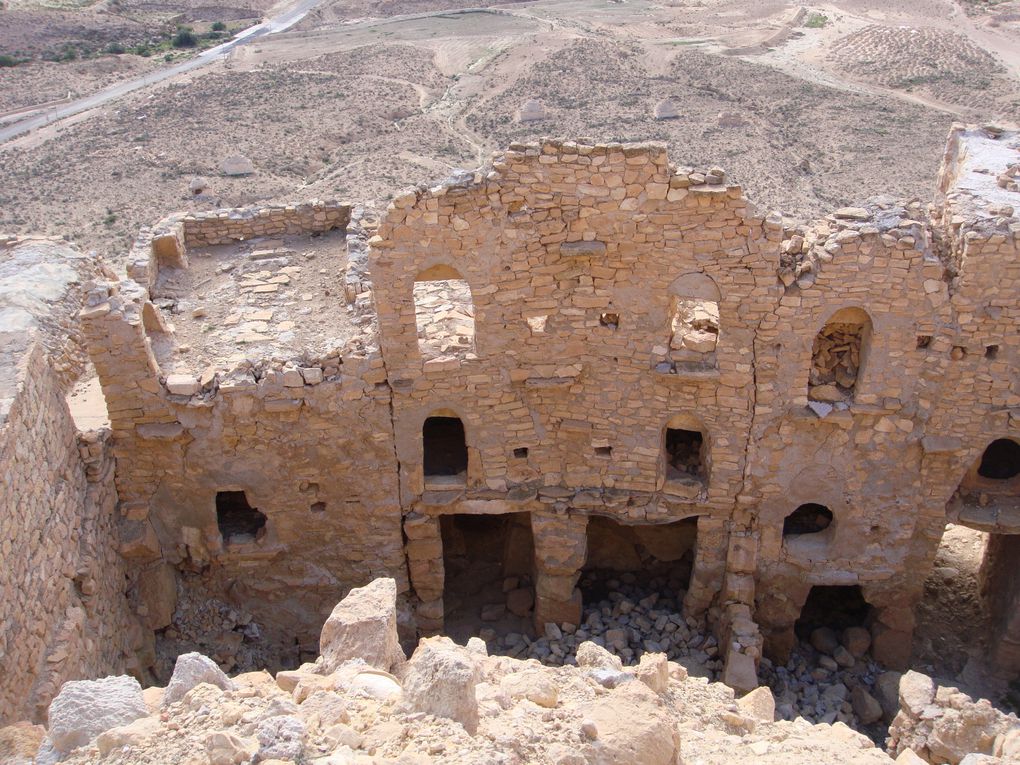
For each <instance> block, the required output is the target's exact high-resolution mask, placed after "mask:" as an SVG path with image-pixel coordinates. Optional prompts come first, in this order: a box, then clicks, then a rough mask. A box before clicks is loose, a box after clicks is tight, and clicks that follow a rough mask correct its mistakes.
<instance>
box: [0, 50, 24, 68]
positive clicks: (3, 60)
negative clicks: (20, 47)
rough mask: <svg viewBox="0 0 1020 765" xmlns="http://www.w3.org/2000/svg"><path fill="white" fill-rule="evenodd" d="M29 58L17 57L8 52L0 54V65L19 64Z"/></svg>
mask: <svg viewBox="0 0 1020 765" xmlns="http://www.w3.org/2000/svg"><path fill="white" fill-rule="evenodd" d="M27 60H28V59H24V58H15V57H14V56H8V55H7V54H6V53H4V54H3V55H0V67H9V66H17V65H18V64H24V63H25V61H27Z"/></svg>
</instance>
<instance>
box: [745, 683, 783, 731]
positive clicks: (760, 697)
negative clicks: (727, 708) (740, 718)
mask: <svg viewBox="0 0 1020 765" xmlns="http://www.w3.org/2000/svg"><path fill="white" fill-rule="evenodd" d="M737 709H739V710H740V711H741V712H743V713H744V714H745V715H746V716H747V717H750V718H751V719H752V720H755V721H757V722H773V721H774V720H775V719H776V698H775V696H773V695H772V691H771V690H769V689H768V688H766V687H764V686H759V687H758V688H755V689H754V690H753V691H751V692H750V693H748V694H746V695H744V696H742V697H741V698H739V699H738V700H737Z"/></svg>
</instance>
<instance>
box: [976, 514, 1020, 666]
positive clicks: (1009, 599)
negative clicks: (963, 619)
mask: <svg viewBox="0 0 1020 765" xmlns="http://www.w3.org/2000/svg"><path fill="white" fill-rule="evenodd" d="M1018 562H1020V534H991V535H989V537H988V547H987V549H986V550H985V558H984V560H983V561H982V562H981V595H982V597H983V598H984V599H985V601H986V603H987V604H988V610H989V613H991V614H992V635H991V640H990V641H989V648H990V654H991V655H990V657H989V658H990V659H991V661H992V662H993V663H994V664H995V665H996V666H997V667H999V668H1001V669H1002V671H1003V673H1004V674H1005V675H1006V676H1007V677H1010V676H1020V565H1018Z"/></svg>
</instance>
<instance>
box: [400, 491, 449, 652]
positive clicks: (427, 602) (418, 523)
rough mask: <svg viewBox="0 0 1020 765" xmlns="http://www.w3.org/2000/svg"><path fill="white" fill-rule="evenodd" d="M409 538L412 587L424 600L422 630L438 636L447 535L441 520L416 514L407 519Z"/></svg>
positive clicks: (421, 604)
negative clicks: (445, 536)
mask: <svg viewBox="0 0 1020 765" xmlns="http://www.w3.org/2000/svg"><path fill="white" fill-rule="evenodd" d="M404 534H405V535H406V536H407V547H406V553H407V568H408V572H409V573H410V576H411V587H413V588H414V592H415V594H416V595H417V596H418V600H419V601H420V602H419V604H418V611H417V617H418V631H419V632H420V633H422V634H429V633H436V632H440V631H442V629H443V584H444V580H445V577H446V572H445V569H444V568H443V535H442V530H441V528H440V525H439V517H438V516H434V515H424V514H422V513H418V512H414V511H412V512H411V513H409V514H408V515H406V516H405V517H404Z"/></svg>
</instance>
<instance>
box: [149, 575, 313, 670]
mask: <svg viewBox="0 0 1020 765" xmlns="http://www.w3.org/2000/svg"><path fill="white" fill-rule="evenodd" d="M178 593H179V595H178V602H177V609H176V610H175V611H174V615H173V621H172V623H171V624H170V626H168V627H167V628H166V629H164V630H162V631H161V632H158V633H157V635H156V664H155V669H156V676H157V677H158V678H161V679H167V678H169V677H170V674H171V672H172V671H173V666H174V660H175V658H176V657H177V656H178V655H180V654H181V653H183V652H185V651H201V652H203V653H207V654H208V655H209V657H210V658H211V659H212V660H213V661H215V662H216V664H218V665H219V666H220V667H221V668H222V669H223V670H224V671H226V672H250V671H253V670H255V669H261V668H264V667H270V668H281V669H282V668H290V667H296V666H297V665H298V664H299V663H300V657H299V656H298V650H297V647H296V646H283V645H271V644H269V643H268V642H267V641H266V640H265V639H264V635H263V633H262V630H261V629H260V628H259V625H258V624H257V623H256V622H255V621H254V619H253V618H252V615H251V614H250V613H248V612H247V611H245V610H244V609H240V608H234V607H232V606H230V605H228V604H227V603H224V602H223V601H221V600H218V599H216V598H212V597H210V598H205V597H200V596H198V594H197V593H196V592H194V591H192V590H190V589H189V588H184V587H182V588H180V589H179V590H178ZM288 649H289V650H288Z"/></svg>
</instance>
